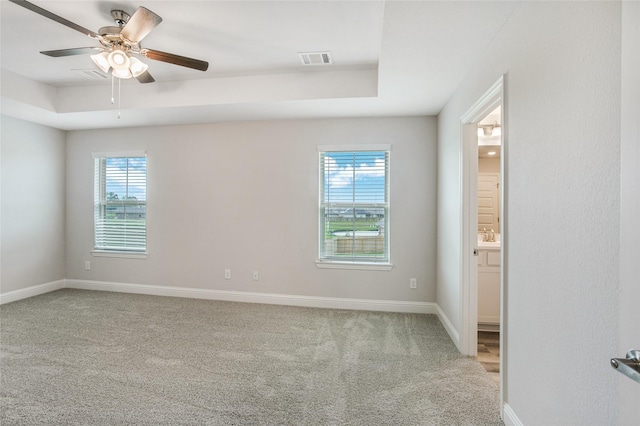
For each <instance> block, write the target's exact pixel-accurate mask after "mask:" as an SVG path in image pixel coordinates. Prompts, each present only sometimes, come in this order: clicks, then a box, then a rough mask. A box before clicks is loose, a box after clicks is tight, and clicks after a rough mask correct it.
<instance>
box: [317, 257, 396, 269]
mask: <svg viewBox="0 0 640 426" xmlns="http://www.w3.org/2000/svg"><path fill="white" fill-rule="evenodd" d="M316 267H317V268H319V269H357V270H364V271H390V270H392V269H393V264H392V263H367V262H340V261H332V260H316Z"/></svg>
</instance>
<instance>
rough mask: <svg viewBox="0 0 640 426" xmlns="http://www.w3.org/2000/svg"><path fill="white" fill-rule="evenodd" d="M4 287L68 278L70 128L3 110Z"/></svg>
mask: <svg viewBox="0 0 640 426" xmlns="http://www.w3.org/2000/svg"><path fill="white" fill-rule="evenodd" d="M0 120H1V128H2V130H1V133H0V138H1V141H2V142H1V143H2V147H1V157H2V160H1V161H2V164H1V168H0V169H1V172H2V188H1V194H2V197H1V198H2V201H1V203H2V205H1V209H2V218H1V232H0V233H1V235H2V241H1V245H2V249H1V273H0V292H2V293H7V292H10V291H14V290H20V289H23V288H26V287H30V286H34V285H39V284H46V283H51V282H54V281H58V280H61V279H64V278H65V261H64V258H65V240H64V238H65V229H64V224H65V219H64V215H65V209H64V199H65V133H64V132H63V131H60V130H55V129H51V128H48V127H44V126H40V125H37V124H33V123H29V122H26V121H21V120H17V119H14V118H10V117H7V116H1V118H0Z"/></svg>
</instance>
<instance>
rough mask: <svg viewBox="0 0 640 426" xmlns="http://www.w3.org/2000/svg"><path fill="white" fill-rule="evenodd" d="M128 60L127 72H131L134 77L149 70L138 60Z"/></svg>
mask: <svg viewBox="0 0 640 426" xmlns="http://www.w3.org/2000/svg"><path fill="white" fill-rule="evenodd" d="M129 60H130V62H131V65H130V66H129V71H131V74H132V75H133V76H134V77H139V76H140V75H142V74H144V72H145V71H147V68H149V65H147V64H145V63H144V62H142V61H141V60H139V59H138V58H133V57H132V58H129Z"/></svg>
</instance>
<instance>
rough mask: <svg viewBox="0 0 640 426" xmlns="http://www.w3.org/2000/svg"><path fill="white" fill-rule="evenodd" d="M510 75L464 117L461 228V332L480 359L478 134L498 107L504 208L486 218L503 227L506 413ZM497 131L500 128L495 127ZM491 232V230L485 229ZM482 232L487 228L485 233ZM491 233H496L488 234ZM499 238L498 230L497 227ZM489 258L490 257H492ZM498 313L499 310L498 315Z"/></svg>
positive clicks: (500, 261)
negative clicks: (507, 104)
mask: <svg viewBox="0 0 640 426" xmlns="http://www.w3.org/2000/svg"><path fill="white" fill-rule="evenodd" d="M504 78H505V77H504V76H502V77H501V78H500V79H499V80H498V81H497V82H496V83H494V84H493V86H491V88H489V90H487V92H486V93H485V94H484V95H483V96H482V97H481V98H480V99H478V100H477V102H475V104H474V105H473V106H472V107H471V108H470V109H469V110H468V111H467V113H466V114H464V115H463V116H462V117H461V126H462V146H461V148H462V176H461V177H462V194H463V198H462V223H461V229H462V233H461V238H462V248H463V249H462V253H461V258H462V259H461V264H462V284H461V295H462V297H461V309H460V312H461V319H460V320H461V321H460V323H461V330H460V343H461V345H460V346H461V352H462V353H463V354H465V355H470V356H477V355H478V330H479V327H478V320H479V307H478V302H479V298H478V295H479V294H478V293H479V292H478V290H479V287H478V281H479V280H478V272H479V265H478V263H479V260H483V259H480V252H479V250H478V249H479V244H478V243H479V239H480V238H481V234H480V233H479V232H478V230H479V229H478V207H479V206H478V173H479V164H478V156H479V152H480V150H479V147H478V141H479V137H478V133H479V130H482V131H484V129H482V128H481V127H480V128H479V127H478V126H479V124H481V123H484V121H483V120H484V119H485V118H487V117H489V116H490V114H491V113H492V112H494V111H495V110H496V109H497V108H500V161H499V177H498V182H497V184H498V188H497V191H498V194H499V195H498V196H499V204H498V206H497V218H496V217H494V218H491V217H488V216H485V217H484V218H483V220H485V221H487V224H488V223H489V222H488V221H489V220H497V221H498V223H499V226H498V230H499V231H500V232H499V237H498V238H499V245H500V250H499V251H498V252H497V253H495V254H493V255H492V256H491V257H492V260H491V263H492V264H493V265H492V266H494V267H495V268H496V270H495V271H494V272H495V273H496V275H497V278H496V280H497V292H498V295H499V300H498V301H497V303H498V309H497V312H499V315H498V320H497V322H498V324H497V327H496V328H497V331H498V332H499V338H498V339H497V340H498V342H499V343H498V344H499V347H500V356H499V363H498V369H499V371H500V373H499V380H498V381H499V385H500V405H501V407H500V408H501V412H502V403H503V401H504V398H503V396H504V395H503V390H504V385H505V383H506V374H505V371H506V370H505V366H506V362H507V359H508V358H507V356H508V354H507V351H506V347H505V344H504V343H505V332H506V330H507V325H508V318H507V317H506V315H505V312H506V310H505V305H506V298H505V294H506V279H505V277H506V273H505V271H506V270H507V262H506V260H507V257H506V247H507V243H508V239H507V238H508V232H507V230H508V227H507V223H508V222H507V216H506V213H507V211H506V210H507V209H506V207H505V206H506V205H507V203H506V201H507V199H506V185H505V172H506V161H505V159H506V153H507V132H506V130H507V116H506V110H505V99H504ZM494 127H495V126H494ZM492 208H493V210H492V211H493V212H494V213H493V214H494V216H495V214H496V213H495V212H496V210H495V206H492ZM487 213H488V212H487V211H483V214H485V215H486V214H487ZM491 223H495V222H493V221H492V222H491ZM485 228H486V226H485ZM480 229H482V228H480ZM487 231H489V232H490V228H489V229H487ZM494 233H495V228H494ZM486 256H488V255H486ZM495 311H496V310H495V309H494V312H495Z"/></svg>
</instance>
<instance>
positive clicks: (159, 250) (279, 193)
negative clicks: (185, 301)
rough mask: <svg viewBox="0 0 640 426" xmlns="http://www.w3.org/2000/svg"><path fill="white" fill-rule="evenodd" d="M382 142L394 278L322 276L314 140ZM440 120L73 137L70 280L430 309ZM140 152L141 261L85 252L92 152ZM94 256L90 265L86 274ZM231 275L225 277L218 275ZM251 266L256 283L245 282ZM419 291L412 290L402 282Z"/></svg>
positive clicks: (273, 124) (252, 125)
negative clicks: (143, 161)
mask: <svg viewBox="0 0 640 426" xmlns="http://www.w3.org/2000/svg"><path fill="white" fill-rule="evenodd" d="M371 143H390V144H391V145H392V149H391V192H390V193H391V213H390V217H391V224H390V230H391V241H390V244H391V259H392V262H393V263H394V265H395V267H394V268H393V270H392V271H390V272H387V271H354V270H326V269H318V268H317V267H316V265H315V263H314V261H315V260H316V258H317V240H318V237H317V226H318V225H317V218H318V213H317V203H318V153H317V145H323V144H371ZM436 143H437V141H436V119H435V118H433V117H431V118H427V117H408V118H384V119H377V118H375V119H373V118H372V119H336V120H298V121H269V122H249V123H227V124H208V125H188V126H167V127H148V128H132V129H121V130H95V131H75V132H70V133H69V135H68V139H67V278H70V279H79V280H96V281H109V282H120V283H135V284H148V285H158V286H178V287H189V288H197V289H215V290H237V291H249V292H261V293H275V294H290V295H304V296H325V297H340V298H359V299H378V300H399V301H417V302H434V301H435V229H436V210H435V200H436V195H435V194H436ZM127 149H131V150H140V149H143V150H146V152H147V156H148V157H147V158H148V160H147V161H148V251H149V257H148V259H146V260H138V259H118V258H105V257H92V256H91V254H90V252H91V250H92V244H93V234H92V232H93V231H92V229H93V205H92V204H93V161H92V159H91V153H92V152H96V151H111V150H113V151H122V150H127ZM86 260H90V261H91V264H92V268H91V270H90V271H85V270H84V262H85V261H86ZM226 268H228V269H231V273H232V279H231V280H224V269H226ZM253 270H258V271H259V272H260V280H259V281H258V282H256V281H252V279H251V274H252V271H253ZM411 277H415V278H417V279H418V289H417V290H411V289H410V288H409V278H411Z"/></svg>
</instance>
